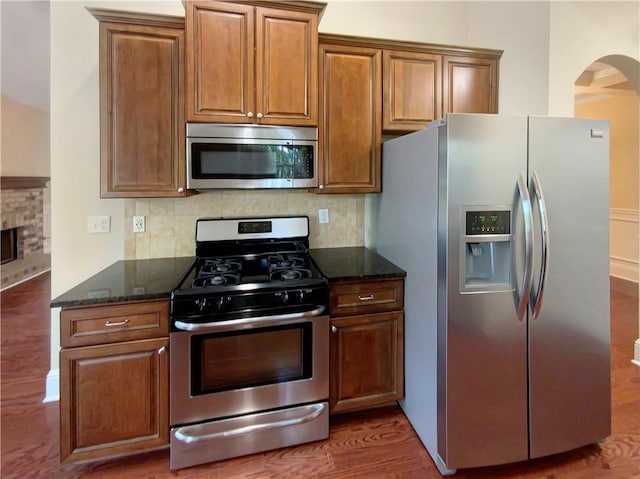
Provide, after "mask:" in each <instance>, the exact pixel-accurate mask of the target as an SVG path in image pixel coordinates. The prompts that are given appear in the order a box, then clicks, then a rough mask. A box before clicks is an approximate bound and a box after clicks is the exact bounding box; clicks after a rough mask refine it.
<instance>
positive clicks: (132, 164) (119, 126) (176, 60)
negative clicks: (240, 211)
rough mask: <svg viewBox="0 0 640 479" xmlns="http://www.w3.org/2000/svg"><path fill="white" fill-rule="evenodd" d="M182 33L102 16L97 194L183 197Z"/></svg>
mask: <svg viewBox="0 0 640 479" xmlns="http://www.w3.org/2000/svg"><path fill="white" fill-rule="evenodd" d="M183 63H184V31H183V29H177V28H163V27H158V26H143V25H134V24H124V23H122V24H119V23H108V22H101V24H100V128H101V131H100V150H101V182H100V183H101V196H102V197H103V198H112V197H121V198H122V197H159V196H169V197H170V196H184V195H185V193H184V191H185V162H184V134H185V133H184V112H183V111H184V101H183V81H184V80H183V78H184V70H183Z"/></svg>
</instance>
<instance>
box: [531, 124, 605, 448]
mask: <svg viewBox="0 0 640 479" xmlns="http://www.w3.org/2000/svg"><path fill="white" fill-rule="evenodd" d="M529 130H530V141H529V169H530V171H535V172H536V173H537V175H538V177H539V181H540V183H541V184H542V185H544V189H545V190H544V193H545V196H544V198H545V200H546V206H547V219H548V228H549V232H550V236H549V243H550V248H552V251H551V252H552V253H553V257H550V258H549V267H548V269H547V273H546V274H547V278H546V284H545V288H544V289H545V294H544V305H543V307H542V309H541V310H540V314H539V316H538V319H537V320H536V321H529V414H530V435H531V439H530V447H531V457H532V458H533V457H541V456H545V455H548V454H554V453H557V452H561V451H566V450H570V449H573V448H576V447H579V446H582V445H585V444H591V443H594V442H596V441H599V440H601V439H602V438H604V437H606V436H607V435H609V434H610V431H611V389H610V388H611V386H610V381H611V379H610V320H609V315H610V312H609V311H610V310H609V231H608V223H609V163H608V153H609V129H608V125H607V122H606V121H603V120H587V119H576V118H573V119H566V118H543V117H531V118H530V119H529ZM592 130H599V131H601V132H602V137H601V138H598V137H595V138H594V137H592V135H591V134H590V132H591V131H592Z"/></svg>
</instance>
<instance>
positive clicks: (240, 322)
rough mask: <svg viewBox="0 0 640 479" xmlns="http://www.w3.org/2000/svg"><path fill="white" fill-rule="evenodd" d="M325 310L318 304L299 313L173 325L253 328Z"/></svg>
mask: <svg viewBox="0 0 640 479" xmlns="http://www.w3.org/2000/svg"><path fill="white" fill-rule="evenodd" d="M324 310H325V307H324V306H321V305H319V306H318V307H317V308H315V309H311V310H309V311H302V312H299V313H286V314H273V315H270V316H254V317H251V318H240V319H231V320H229V321H214V322H210V323H189V322H185V321H176V322H175V323H174V326H175V327H176V328H178V329H181V330H183V331H202V330H204V329H206V330H207V331H209V332H213V331H216V330H227V329H229V327H235V328H240V329H242V328H253V327H254V326H264V325H275V324H276V323H277V324H282V323H287V322H289V323H292V322H296V321H299V320H301V319H307V318H313V317H316V316H320V315H321V314H322V313H323V312H324Z"/></svg>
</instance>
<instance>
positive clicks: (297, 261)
mask: <svg viewBox="0 0 640 479" xmlns="http://www.w3.org/2000/svg"><path fill="white" fill-rule="evenodd" d="M267 265H268V267H269V271H270V272H274V271H276V270H280V269H298V268H302V267H304V266H305V265H306V262H305V259H304V258H303V257H302V256H300V255H297V254H275V255H269V256H268V257H267Z"/></svg>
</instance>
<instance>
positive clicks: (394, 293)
mask: <svg viewBox="0 0 640 479" xmlns="http://www.w3.org/2000/svg"><path fill="white" fill-rule="evenodd" d="M403 283H404V280H403V279H382V280H369V281H353V282H338V283H334V284H330V285H329V314H330V316H331V340H330V360H329V362H330V386H329V408H330V411H331V412H332V413H339V412H344V411H355V410H359V409H366V408H370V407H376V406H382V405H386V404H390V403H393V402H394V401H397V400H398V399H402V398H403V397H404V314H403V305H404V288H403Z"/></svg>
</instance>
